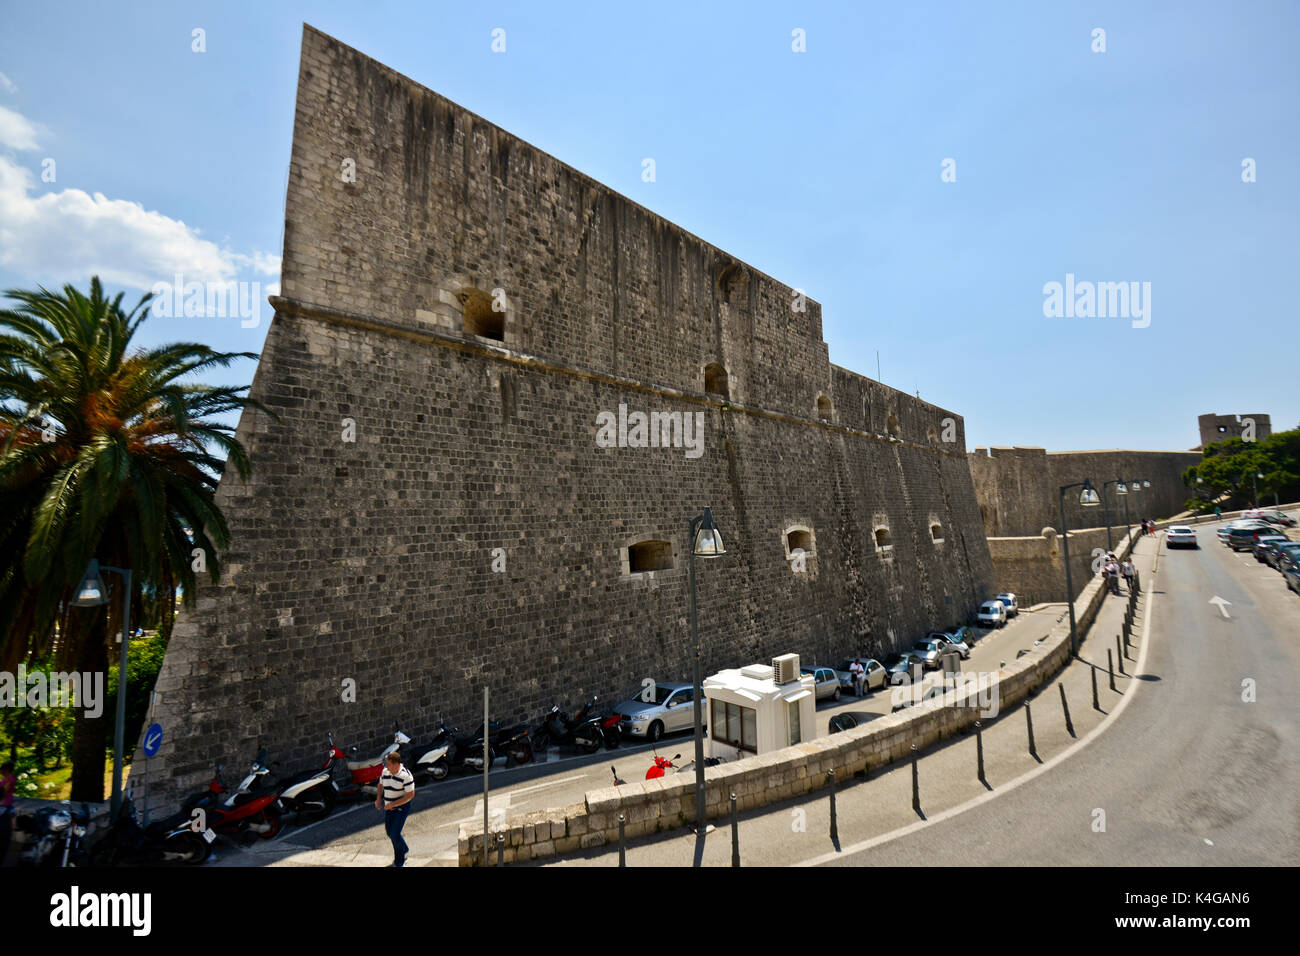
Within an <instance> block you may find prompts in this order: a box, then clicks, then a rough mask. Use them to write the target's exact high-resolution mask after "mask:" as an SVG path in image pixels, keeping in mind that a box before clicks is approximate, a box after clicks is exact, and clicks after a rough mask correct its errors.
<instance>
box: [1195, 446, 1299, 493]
mask: <svg viewBox="0 0 1300 956" xmlns="http://www.w3.org/2000/svg"><path fill="white" fill-rule="evenodd" d="M1261 474H1262V475H1263V476H1264V477H1262V478H1260V477H1257V476H1259V475H1261ZM1197 478H1200V479H1201V482H1200V484H1199V485H1198V484H1197V483H1196V479H1197ZM1183 480H1184V481H1185V482H1187V484H1188V487H1189V488H1194V489H1198V490H1199V491H1200V494H1201V500H1202V503H1204V501H1205V499H1206V498H1211V499H1213V498H1219V497H1221V496H1224V495H1226V496H1228V503H1229V504H1230V505H1244V504H1245V503H1247V502H1254V504H1255V505H1256V506H1259V505H1261V504H1262V503H1263V502H1264V501H1267V500H1268V499H1269V498H1272V497H1273V496H1274V494H1276V495H1277V497H1278V499H1279V500H1281V501H1294V500H1296V499H1297V498H1298V497H1300V428H1293V429H1291V430H1290V431H1285V432H1276V433H1274V434H1272V435H1270V436H1269V437H1268V438H1265V439H1264V440H1263V441H1253V442H1245V441H1242V440H1241V439H1240V438H1229V439H1227V440H1226V441H1221V442H1214V443H1212V444H1209V445H1206V446H1205V450H1204V452H1203V457H1202V459H1201V461H1200V463H1199V464H1197V465H1193V466H1192V467H1191V468H1189V469H1187V471H1185V472H1184V473H1183ZM1256 489H1258V492H1259V494H1258V497H1259V499H1261V500H1259V501H1256V500H1255V498H1256Z"/></svg>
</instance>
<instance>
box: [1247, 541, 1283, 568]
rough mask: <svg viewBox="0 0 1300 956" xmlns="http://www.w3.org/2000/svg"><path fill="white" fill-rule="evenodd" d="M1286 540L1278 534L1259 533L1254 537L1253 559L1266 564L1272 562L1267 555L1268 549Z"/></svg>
mask: <svg viewBox="0 0 1300 956" xmlns="http://www.w3.org/2000/svg"><path fill="white" fill-rule="evenodd" d="M1286 540H1287V539H1286V538H1284V537H1282V535H1280V534H1261V535H1260V536H1259V537H1258V538H1256V539H1255V547H1254V552H1255V560H1256V561H1263V562H1265V563H1266V564H1272V563H1273V562H1272V561H1270V560H1269V557H1268V552H1269V549H1270V548H1275V547H1277V546H1278V545H1279V544H1283V543H1285V542H1286Z"/></svg>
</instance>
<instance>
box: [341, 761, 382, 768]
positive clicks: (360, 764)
mask: <svg viewBox="0 0 1300 956" xmlns="http://www.w3.org/2000/svg"><path fill="white" fill-rule="evenodd" d="M378 766H381V764H380V763H379V761H378V760H349V761H348V769H349V770H366V769H368V768H370V767H378Z"/></svg>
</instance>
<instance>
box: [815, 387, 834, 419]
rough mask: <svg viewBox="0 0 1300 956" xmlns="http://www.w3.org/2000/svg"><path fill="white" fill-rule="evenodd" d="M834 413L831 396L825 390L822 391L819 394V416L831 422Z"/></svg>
mask: <svg viewBox="0 0 1300 956" xmlns="http://www.w3.org/2000/svg"><path fill="white" fill-rule="evenodd" d="M834 414H835V412H834V409H833V408H832V407H831V400H830V398H829V397H828V396H827V395H826V393H825V392H822V393H821V394H819V395H818V396H817V417H818V418H819V419H820V420H821V421H824V422H829V421H830V420H831V418H832V416H833V415H834Z"/></svg>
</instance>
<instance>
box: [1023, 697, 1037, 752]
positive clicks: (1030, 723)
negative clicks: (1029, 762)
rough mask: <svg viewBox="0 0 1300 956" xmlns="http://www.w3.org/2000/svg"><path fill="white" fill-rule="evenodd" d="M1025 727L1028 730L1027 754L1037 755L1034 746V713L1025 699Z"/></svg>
mask: <svg viewBox="0 0 1300 956" xmlns="http://www.w3.org/2000/svg"><path fill="white" fill-rule="evenodd" d="M1025 729H1026V730H1027V731H1028V732H1029V755H1030V756H1031V757H1037V756H1038V748H1036V747H1035V746H1034V713H1033V711H1032V710H1030V708H1029V701H1025Z"/></svg>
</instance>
